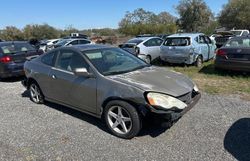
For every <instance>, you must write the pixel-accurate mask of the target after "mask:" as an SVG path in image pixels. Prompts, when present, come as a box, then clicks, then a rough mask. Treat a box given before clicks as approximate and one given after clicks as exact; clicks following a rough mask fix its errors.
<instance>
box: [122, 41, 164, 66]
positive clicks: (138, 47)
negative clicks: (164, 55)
mask: <svg viewBox="0 0 250 161" xmlns="http://www.w3.org/2000/svg"><path fill="white" fill-rule="evenodd" d="M162 42H163V39H161V38H159V37H136V38H133V39H130V40H129V41H128V42H126V43H125V44H122V45H120V47H121V48H123V49H125V50H127V51H130V52H132V53H134V54H135V55H137V56H138V57H139V58H141V59H143V60H145V61H146V62H147V63H151V61H153V60H155V59H156V58H159V57H160V46H161V44H162Z"/></svg>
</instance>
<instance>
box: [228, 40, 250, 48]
mask: <svg viewBox="0 0 250 161" xmlns="http://www.w3.org/2000/svg"><path fill="white" fill-rule="evenodd" d="M225 47H250V38H238V39H230V40H229V41H228V42H227V43H226V44H225Z"/></svg>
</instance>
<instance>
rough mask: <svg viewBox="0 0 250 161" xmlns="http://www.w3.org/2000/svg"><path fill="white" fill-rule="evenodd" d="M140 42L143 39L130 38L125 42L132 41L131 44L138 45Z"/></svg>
mask: <svg viewBox="0 0 250 161" xmlns="http://www.w3.org/2000/svg"><path fill="white" fill-rule="evenodd" d="M141 42H143V40H141V39H131V40H129V41H128V42H127V43H132V44H136V45H138V44H140V43H141Z"/></svg>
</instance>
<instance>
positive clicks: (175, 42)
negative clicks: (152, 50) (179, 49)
mask: <svg viewBox="0 0 250 161" xmlns="http://www.w3.org/2000/svg"><path fill="white" fill-rule="evenodd" d="M190 44H191V42H190V38H189V37H176V38H167V39H166V41H165V42H164V44H163V45H165V46H189V45H190Z"/></svg>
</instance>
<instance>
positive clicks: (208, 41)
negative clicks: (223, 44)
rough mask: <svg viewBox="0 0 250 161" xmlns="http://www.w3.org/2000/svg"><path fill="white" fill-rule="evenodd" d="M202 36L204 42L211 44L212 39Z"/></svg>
mask: <svg viewBox="0 0 250 161" xmlns="http://www.w3.org/2000/svg"><path fill="white" fill-rule="evenodd" d="M204 38H205V41H206V43H208V44H212V41H211V39H210V38H209V37H208V36H205V37H204Z"/></svg>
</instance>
